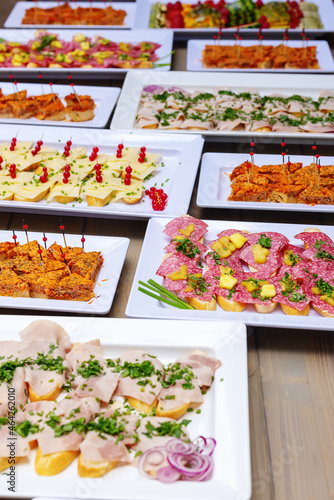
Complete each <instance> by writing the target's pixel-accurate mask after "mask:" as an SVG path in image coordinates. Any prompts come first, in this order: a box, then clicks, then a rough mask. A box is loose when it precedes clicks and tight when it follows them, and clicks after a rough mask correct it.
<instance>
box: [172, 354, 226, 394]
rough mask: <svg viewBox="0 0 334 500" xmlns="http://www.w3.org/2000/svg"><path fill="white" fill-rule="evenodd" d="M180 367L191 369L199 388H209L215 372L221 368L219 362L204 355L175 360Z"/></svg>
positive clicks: (189, 355) (188, 355) (192, 355)
mask: <svg viewBox="0 0 334 500" xmlns="http://www.w3.org/2000/svg"><path fill="white" fill-rule="evenodd" d="M176 363H180V366H181V367H191V371H192V372H193V374H194V375H195V377H196V379H197V380H196V382H198V384H199V386H200V387H203V386H205V387H210V386H211V385H212V382H213V377H214V373H215V371H216V370H217V369H218V368H219V367H220V366H221V361H219V360H218V359H215V358H211V357H210V356H206V355H205V354H187V355H186V356H181V357H180V358H178V359H177V360H176Z"/></svg>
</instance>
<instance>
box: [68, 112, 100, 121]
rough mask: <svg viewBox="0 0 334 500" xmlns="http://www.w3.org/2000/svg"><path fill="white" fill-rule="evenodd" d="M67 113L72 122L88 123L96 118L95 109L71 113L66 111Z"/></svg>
mask: <svg viewBox="0 0 334 500" xmlns="http://www.w3.org/2000/svg"><path fill="white" fill-rule="evenodd" d="M66 113H67V114H68V116H69V118H70V120H71V121H72V122H86V121H89V120H92V119H93V118H94V110H93V109H87V110H85V111H73V110H71V111H69V110H68V109H66Z"/></svg>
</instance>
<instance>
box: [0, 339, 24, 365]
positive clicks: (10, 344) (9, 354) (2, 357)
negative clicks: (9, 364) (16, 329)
mask: <svg viewBox="0 0 334 500" xmlns="http://www.w3.org/2000/svg"><path fill="white" fill-rule="evenodd" d="M19 348H20V342H19V341H18V340H2V341H1V342H0V365H1V364H2V363H5V362H6V361H8V360H10V361H14V360H15V359H16V358H18V355H19Z"/></svg>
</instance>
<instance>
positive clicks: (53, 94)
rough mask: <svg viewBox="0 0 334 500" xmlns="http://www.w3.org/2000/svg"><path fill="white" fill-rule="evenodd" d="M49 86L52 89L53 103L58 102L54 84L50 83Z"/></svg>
mask: <svg viewBox="0 0 334 500" xmlns="http://www.w3.org/2000/svg"><path fill="white" fill-rule="evenodd" d="M49 85H50V89H51V94H52V99H53V102H56V98H55V93H54V92H53V84H52V83H49Z"/></svg>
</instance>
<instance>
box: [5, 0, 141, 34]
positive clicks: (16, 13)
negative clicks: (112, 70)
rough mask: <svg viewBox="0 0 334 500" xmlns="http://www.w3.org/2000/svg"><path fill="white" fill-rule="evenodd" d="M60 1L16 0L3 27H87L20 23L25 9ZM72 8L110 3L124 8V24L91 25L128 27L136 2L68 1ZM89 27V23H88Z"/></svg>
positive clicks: (53, 4) (43, 6) (55, 5)
mask: <svg viewBox="0 0 334 500" xmlns="http://www.w3.org/2000/svg"><path fill="white" fill-rule="evenodd" d="M60 4H61V3H60V2H43V3H42V4H38V2H37V3H33V4H32V3H31V2H17V3H16V4H15V5H14V8H13V10H12V11H11V13H10V14H9V16H8V18H7V20H6V22H5V24H4V26H5V28H57V29H63V28H64V29H67V28H77V29H78V28H80V26H85V27H87V24H84V25H80V24H22V20H23V18H24V16H25V12H26V10H28V9H30V8H33V7H39V8H41V9H51V8H53V7H57V6H58V5H60ZM68 4H69V5H70V7H72V9H76V8H77V7H86V8H89V6H90V5H92V7H95V8H100V9H105V8H106V7H107V6H109V5H112V8H113V9H115V10H120V9H121V10H125V12H126V17H125V19H124V25H123V26H119V25H109V26H106V25H105V24H101V25H98V24H96V25H92V26H91V27H92V28H94V29H113V28H114V29H118V30H119V29H123V30H124V29H130V28H132V27H133V23H134V17H135V12H136V4H135V3H132V2H112V4H111V3H109V2H94V3H92V4H89V3H87V2H68ZM88 27H89V25H88Z"/></svg>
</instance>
